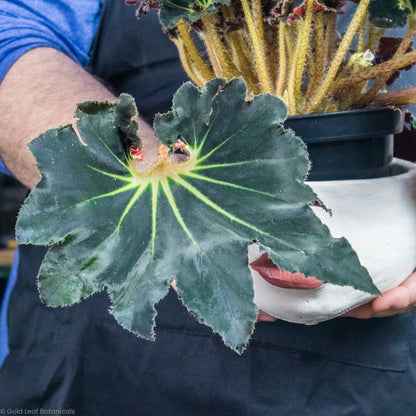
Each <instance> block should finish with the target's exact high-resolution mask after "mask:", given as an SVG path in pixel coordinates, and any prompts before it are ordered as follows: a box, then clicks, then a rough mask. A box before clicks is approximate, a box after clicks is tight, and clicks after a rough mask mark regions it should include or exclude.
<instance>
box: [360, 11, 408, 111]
mask: <svg viewBox="0 0 416 416" xmlns="http://www.w3.org/2000/svg"><path fill="white" fill-rule="evenodd" d="M415 26H416V25H415V20H414V19H411V20H410V24H409V28H408V29H407V32H406V35H405V37H404V38H403V40H402V42H401V44H400V46H399V47H398V49H397V51H396V53H395V54H394V56H393V58H392V59H398V58H400V57H401V56H403V55H404V54H405V53H406V51H407V49H408V48H409V46H410V45H411V43H412V41H413V37H414V35H415V33H416V27H415ZM392 74H393V73H389V74H386V75H383V76H382V77H380V78H379V79H378V80H377V81H376V82H375V83H374V85H373V86H372V87H371V88H370V90H369V91H367V92H366V93H365V94H364V96H363V97H362V98H360V100H359V101H358V104H359V105H365V104H368V103H370V102H371V101H373V100H374V98H375V97H376V95H377V94H378V93H379V91H380V90H381V89H382V88H383V86H384V85H385V84H386V82H387V81H388V80H389V78H390V77H391V75H392Z"/></svg>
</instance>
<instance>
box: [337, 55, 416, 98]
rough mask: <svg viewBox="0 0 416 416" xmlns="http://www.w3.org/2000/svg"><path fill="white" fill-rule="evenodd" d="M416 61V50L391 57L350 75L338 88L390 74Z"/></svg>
mask: <svg viewBox="0 0 416 416" xmlns="http://www.w3.org/2000/svg"><path fill="white" fill-rule="evenodd" d="M415 62H416V51H412V52H407V53H405V54H404V55H403V56H401V57H399V58H396V59H391V60H390V61H386V62H383V63H381V64H378V65H374V66H373V67H370V68H364V69H362V70H361V71H358V72H356V73H355V74H352V75H350V76H349V77H347V78H344V79H342V80H341V81H340V82H339V83H338V85H337V88H336V89H337V90H341V89H344V88H348V87H350V86H352V85H355V84H357V83H358V82H361V81H368V80H370V79H373V78H376V77H378V76H381V75H384V74H390V73H391V72H392V71H396V70H397V69H401V68H405V67H406V66H409V65H412V64H413V63H415Z"/></svg>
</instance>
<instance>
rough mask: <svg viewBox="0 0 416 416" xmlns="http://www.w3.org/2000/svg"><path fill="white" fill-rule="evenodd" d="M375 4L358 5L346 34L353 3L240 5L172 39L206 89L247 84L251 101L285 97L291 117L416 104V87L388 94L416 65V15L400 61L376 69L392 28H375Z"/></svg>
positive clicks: (183, 28)
mask: <svg viewBox="0 0 416 416" xmlns="http://www.w3.org/2000/svg"><path fill="white" fill-rule="evenodd" d="M370 2H371V0H360V1H357V2H355V3H356V4H355V6H354V7H355V9H354V12H353V14H352V17H351V19H350V21H349V25H348V27H347V29H346V30H345V32H344V33H343V35H341V34H340V32H339V28H338V22H339V16H340V15H341V14H342V13H343V11H344V3H345V2H342V1H338V0H326V1H325V0H319V1H318V0H304V1H296V0H280V1H277V2H274V1H271V0H232V1H231V2H230V3H229V4H216V8H215V12H211V13H203V14H202V17H201V19H199V20H198V21H192V20H189V19H188V20H187V19H184V18H181V19H179V20H178V22H177V24H176V25H175V26H174V27H173V28H170V29H169V31H168V32H169V35H170V37H171V39H172V41H173V42H174V43H175V45H176V46H177V48H178V51H179V55H180V59H181V61H182V64H183V67H184V68H185V70H186V72H187V73H188V75H189V77H190V78H191V79H192V80H193V81H194V82H195V83H196V84H197V85H198V86H200V87H203V86H204V84H205V83H206V82H207V81H209V80H211V79H213V78H215V77H223V78H226V79H227V80H231V79H232V78H235V77H243V78H244V80H245V82H246V84H247V86H248V89H249V94H250V95H256V94H259V93H271V94H274V95H277V96H279V97H281V98H283V100H284V101H285V102H286V104H287V106H288V109H289V114H290V115H295V114H306V113H312V112H332V111H339V110H346V109H350V108H355V107H363V106H367V105H370V104H374V103H392V101H394V104H400V103H407V104H409V103H410V104H414V103H416V98H415V97H416V92H415V88H409V89H405V90H400V91H395V92H394V94H393V95H392V94H389V93H387V94H385V93H383V92H382V90H383V87H384V85H385V84H386V83H387V81H388V80H389V79H390V78H391V76H392V74H393V73H394V72H396V71H397V70H400V69H403V68H405V67H408V66H409V65H412V64H414V63H415V62H416V51H412V50H411V44H412V40H413V37H414V35H415V31H416V19H415V16H414V14H413V13H410V14H409V16H408V28H407V33H406V35H405V36H404V38H403V39H401V40H400V42H399V44H398V46H397V48H396V50H395V52H394V54H393V56H392V57H390V59H388V60H385V61H382V62H379V63H375V60H374V57H375V56H376V55H377V54H378V53H379V45H380V41H381V39H382V38H383V36H384V35H385V28H382V27H377V26H375V25H374V24H373V23H371V21H370V13H369V5H370ZM210 5H211V3H210ZM295 6H296V7H295ZM201 40H202V42H201Z"/></svg>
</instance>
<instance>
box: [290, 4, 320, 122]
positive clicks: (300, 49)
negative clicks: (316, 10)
mask: <svg viewBox="0 0 416 416" xmlns="http://www.w3.org/2000/svg"><path fill="white" fill-rule="evenodd" d="M313 4H314V0H307V3H306V13H305V19H304V21H303V22H302V23H301V22H298V24H301V26H300V28H299V32H298V40H297V45H296V52H295V59H294V62H293V63H292V67H291V71H290V77H289V85H288V93H289V106H288V112H289V114H291V115H293V114H296V113H297V105H298V104H299V101H300V92H301V86H302V76H303V71H304V67H305V61H306V52H307V50H308V43H309V35H310V32H311V27H312V16H313Z"/></svg>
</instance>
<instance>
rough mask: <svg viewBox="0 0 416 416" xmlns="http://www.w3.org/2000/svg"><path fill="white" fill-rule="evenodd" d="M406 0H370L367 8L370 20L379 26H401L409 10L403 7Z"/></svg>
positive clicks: (404, 23) (405, 20)
mask: <svg viewBox="0 0 416 416" xmlns="http://www.w3.org/2000/svg"><path fill="white" fill-rule="evenodd" d="M405 2H406V0H404V1H403V0H371V2H370V4H369V6H368V10H369V13H370V21H371V23H373V24H374V25H376V26H379V27H386V28H390V27H403V26H405V25H406V23H407V15H408V13H409V10H408V9H406V8H403V3H405Z"/></svg>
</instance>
